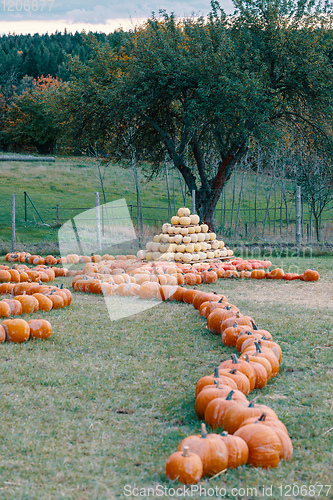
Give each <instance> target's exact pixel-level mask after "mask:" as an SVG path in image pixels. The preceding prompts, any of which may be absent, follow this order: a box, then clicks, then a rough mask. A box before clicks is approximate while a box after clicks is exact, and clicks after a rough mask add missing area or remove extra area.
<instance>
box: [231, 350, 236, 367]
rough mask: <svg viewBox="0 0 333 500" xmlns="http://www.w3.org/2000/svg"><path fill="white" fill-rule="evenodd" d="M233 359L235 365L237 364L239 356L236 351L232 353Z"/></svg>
mask: <svg viewBox="0 0 333 500" xmlns="http://www.w3.org/2000/svg"><path fill="white" fill-rule="evenodd" d="M231 359H232V364H233V365H236V364H237V363H238V358H237V355H236V354H235V353H234V354H232V355H231Z"/></svg>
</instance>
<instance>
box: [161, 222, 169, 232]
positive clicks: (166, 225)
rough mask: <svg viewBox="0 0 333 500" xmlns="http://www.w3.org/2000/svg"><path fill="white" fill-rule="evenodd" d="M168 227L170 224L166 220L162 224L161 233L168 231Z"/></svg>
mask: <svg viewBox="0 0 333 500" xmlns="http://www.w3.org/2000/svg"><path fill="white" fill-rule="evenodd" d="M168 227H170V224H169V223H168V222H166V223H165V224H163V226H162V233H167V232H168Z"/></svg>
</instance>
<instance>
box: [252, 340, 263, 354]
mask: <svg viewBox="0 0 333 500" xmlns="http://www.w3.org/2000/svg"><path fill="white" fill-rule="evenodd" d="M254 345H255V346H256V352H257V353H260V352H262V351H261V349H260V345H259V344H258V342H255V343H254Z"/></svg>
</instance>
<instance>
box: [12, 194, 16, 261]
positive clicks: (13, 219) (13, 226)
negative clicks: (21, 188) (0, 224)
mask: <svg viewBox="0 0 333 500" xmlns="http://www.w3.org/2000/svg"><path fill="white" fill-rule="evenodd" d="M15 247H16V227H15V194H12V252H14V251H15Z"/></svg>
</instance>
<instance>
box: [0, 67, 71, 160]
mask: <svg viewBox="0 0 333 500" xmlns="http://www.w3.org/2000/svg"><path fill="white" fill-rule="evenodd" d="M61 85H62V83H61V82H60V81H58V80H57V79H55V78H52V77H51V76H50V75H49V76H48V77H45V78H44V77H41V78H38V79H37V80H34V83H33V88H28V89H27V90H24V91H23V93H22V94H21V95H16V96H15V97H14V100H13V102H12V105H11V107H10V108H9V111H8V113H7V116H6V123H5V127H4V131H3V142H4V143H7V144H10V146H11V148H12V149H16V150H26V151H27V150H28V151H34V150H37V151H38V152H39V153H42V154H45V153H50V152H51V151H52V150H53V148H54V145H55V143H56V139H57V136H58V135H59V129H58V124H57V121H56V108H55V96H56V94H57V91H58V89H59V87H60V86H61Z"/></svg>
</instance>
